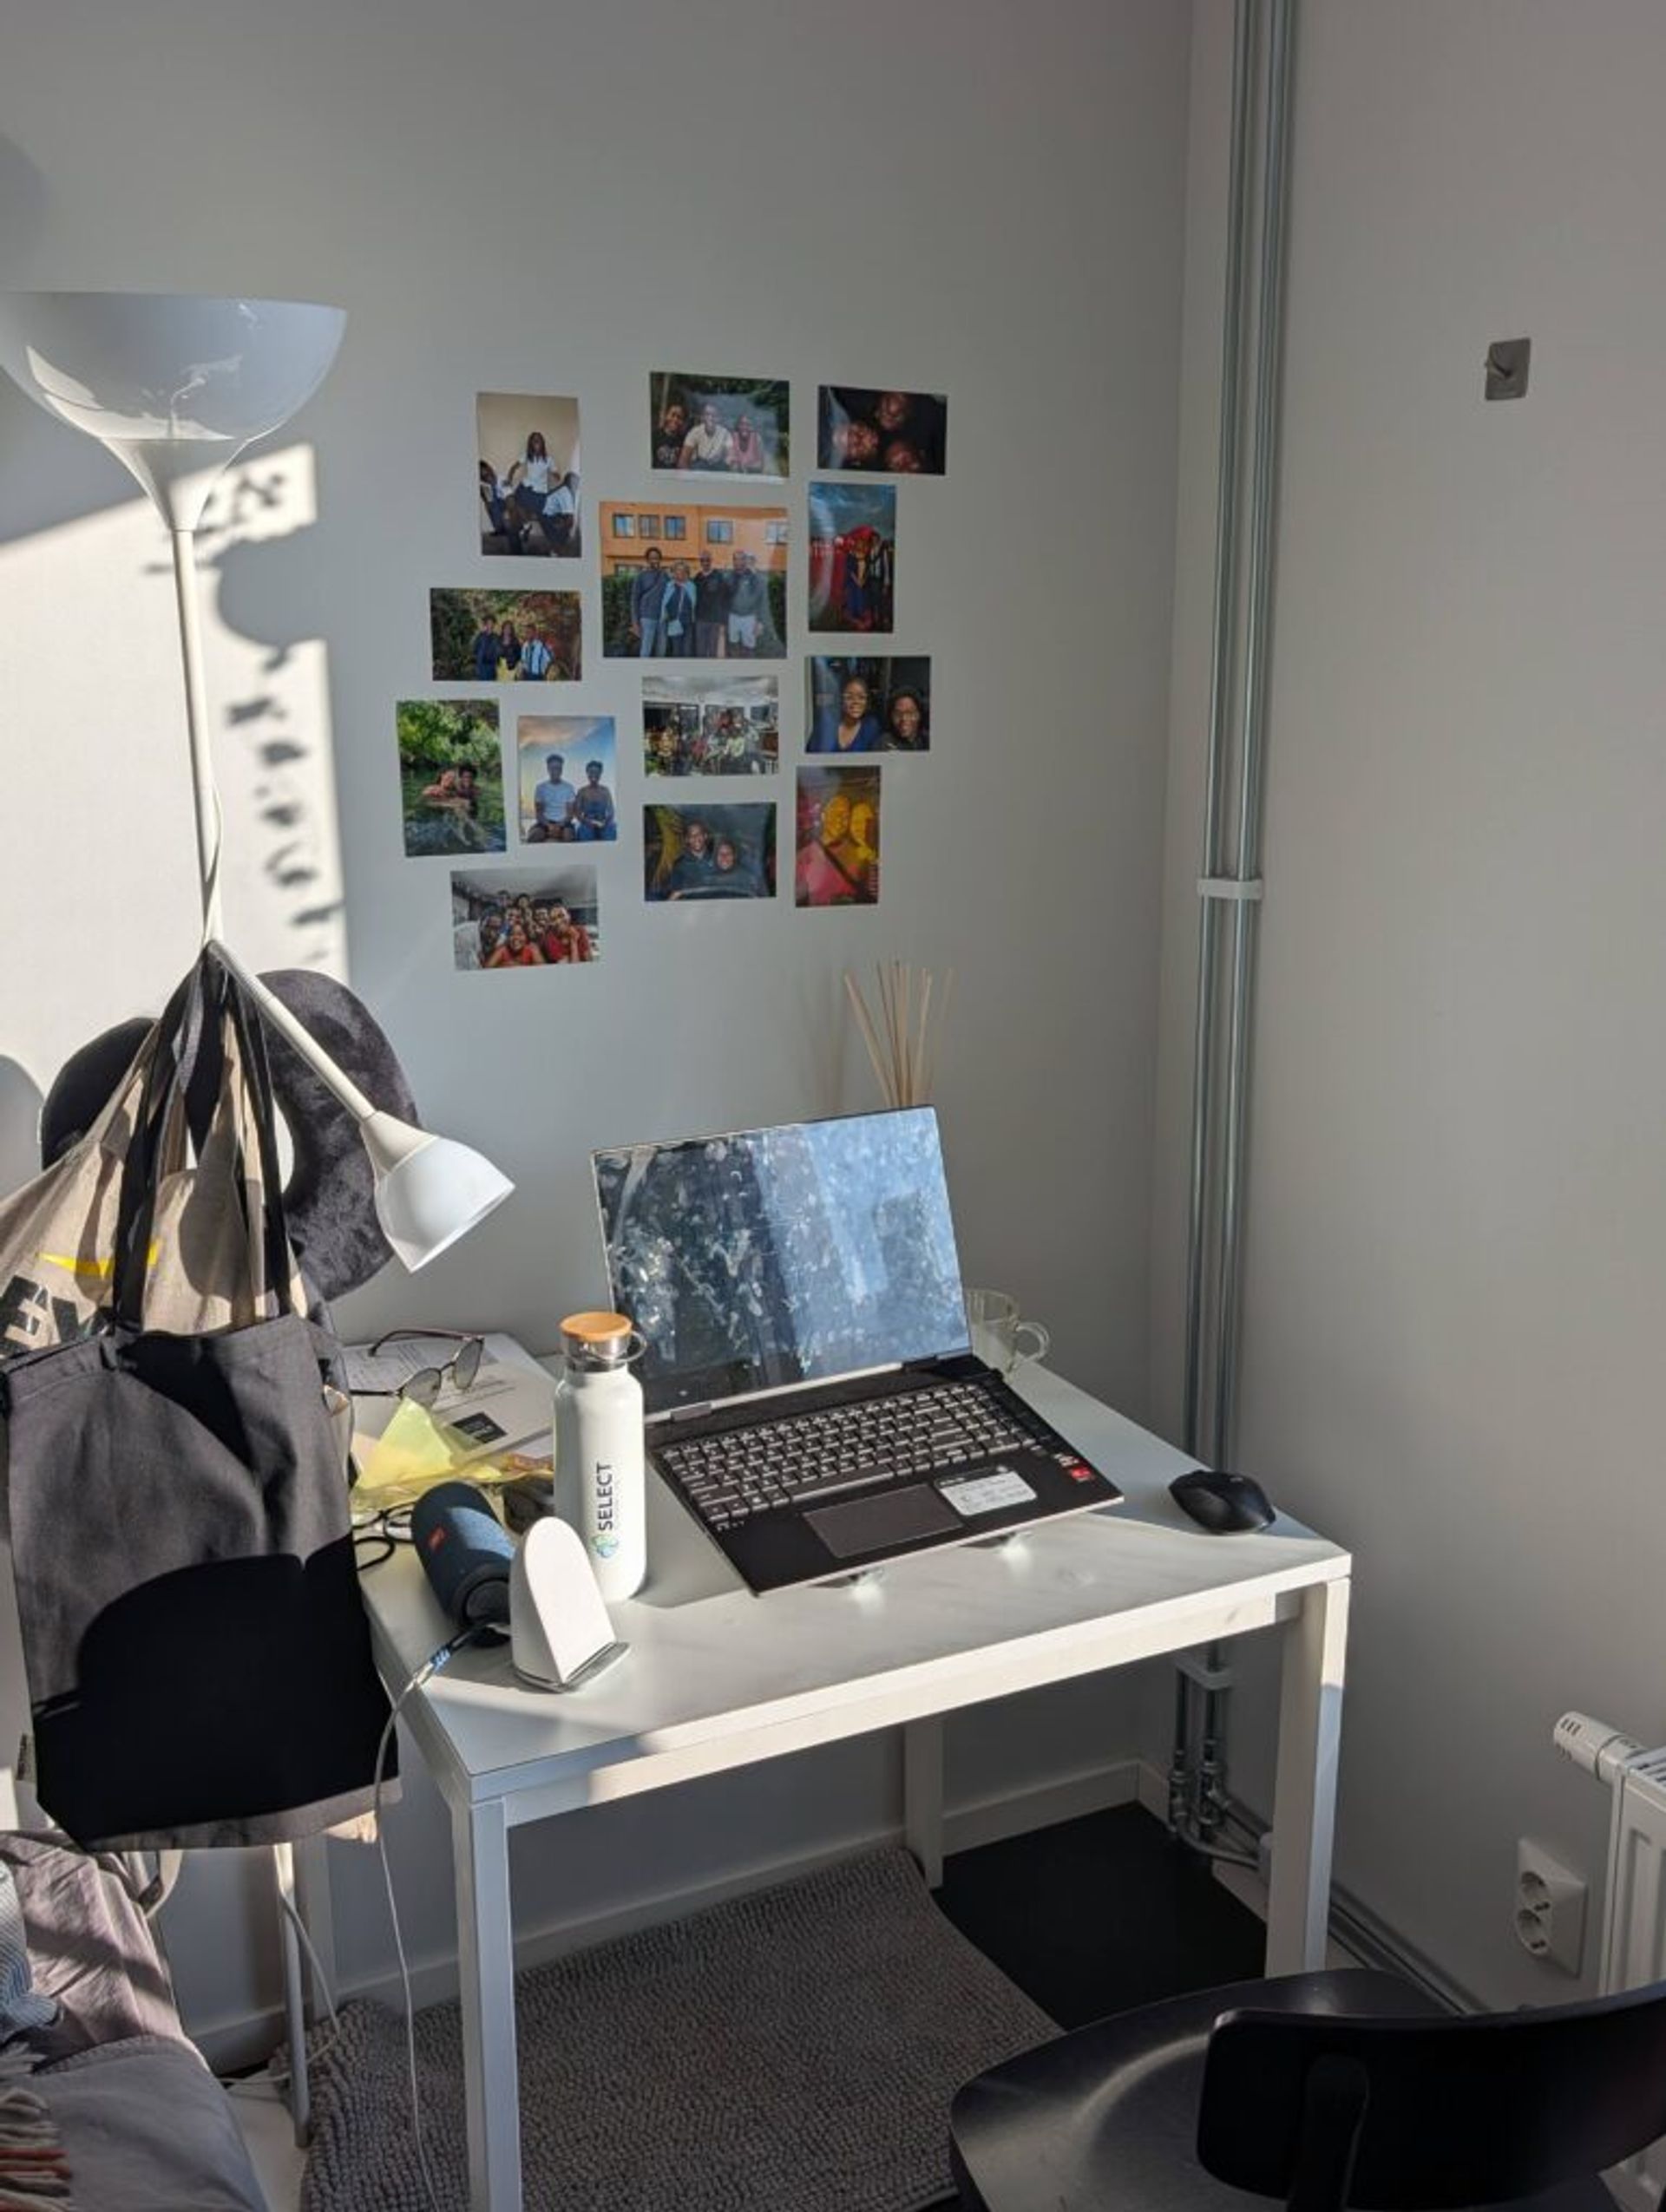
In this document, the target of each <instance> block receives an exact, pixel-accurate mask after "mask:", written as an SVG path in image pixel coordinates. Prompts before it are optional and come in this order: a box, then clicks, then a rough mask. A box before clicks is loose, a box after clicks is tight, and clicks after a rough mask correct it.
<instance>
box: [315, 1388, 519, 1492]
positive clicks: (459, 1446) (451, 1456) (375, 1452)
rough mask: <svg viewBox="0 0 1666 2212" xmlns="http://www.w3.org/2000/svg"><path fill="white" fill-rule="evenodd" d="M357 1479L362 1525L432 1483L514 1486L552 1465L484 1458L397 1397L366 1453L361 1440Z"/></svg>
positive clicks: (510, 1456) (469, 1441) (515, 1456)
mask: <svg viewBox="0 0 1666 2212" xmlns="http://www.w3.org/2000/svg"><path fill="white" fill-rule="evenodd" d="M358 1459H359V1472H358V1480H357V1482H356V1483H355V1484H354V1485H353V1514H354V1517H355V1519H358V1520H363V1519H364V1518H366V1517H368V1516H369V1515H371V1514H376V1513H385V1512H387V1511H388V1510H389V1508H390V1507H392V1506H396V1505H410V1503H411V1502H413V1500H415V1499H416V1498H419V1497H421V1495H423V1491H424V1490H427V1489H432V1487H433V1485H434V1484H435V1483H436V1482H448V1481H449V1479H450V1478H451V1477H452V1476H454V1475H460V1476H465V1477H466V1478H467V1479H468V1480H469V1482H479V1483H481V1484H482V1485H486V1486H489V1485H490V1484H492V1483H495V1482H519V1481H521V1478H522V1477H523V1476H528V1475H548V1474H549V1473H550V1472H551V1468H552V1463H551V1461H550V1460H549V1459H548V1457H546V1458H542V1459H540V1458H537V1457H528V1456H527V1455H526V1454H525V1453H524V1452H502V1453H501V1454H499V1455H498V1456H496V1457H495V1458H491V1459H482V1458H481V1456H480V1445H479V1443H477V1442H476V1439H475V1438H474V1437H472V1436H464V1435H463V1433H462V1430H460V1429H454V1428H452V1427H451V1425H450V1423H449V1422H446V1421H443V1420H439V1419H436V1417H435V1415H434V1413H433V1412H432V1410H430V1408H429V1407H428V1406H425V1405H419V1404H417V1403H416V1400H415V1399H414V1398H401V1399H400V1401H399V1404H398V1405H397V1408H396V1409H395V1411H394V1416H393V1418H392V1420H391V1421H390V1422H389V1423H388V1425H387V1427H386V1428H385V1429H384V1430H383V1431H382V1434H381V1435H380V1436H378V1437H377V1439H376V1440H375V1442H374V1443H372V1444H371V1446H370V1447H369V1449H368V1450H366V1449H365V1447H364V1439H363V1438H362V1437H361V1439H360V1441H359V1447H358Z"/></svg>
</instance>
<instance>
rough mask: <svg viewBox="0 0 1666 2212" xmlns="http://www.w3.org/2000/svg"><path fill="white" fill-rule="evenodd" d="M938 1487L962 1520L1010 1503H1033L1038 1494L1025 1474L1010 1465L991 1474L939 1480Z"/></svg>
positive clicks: (993, 1510) (994, 1511)
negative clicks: (948, 1480) (946, 1480)
mask: <svg viewBox="0 0 1666 2212" xmlns="http://www.w3.org/2000/svg"><path fill="white" fill-rule="evenodd" d="M937 1489H938V1494H939V1495H940V1496H941V1498H942V1499H943V1500H944V1502H945V1503H947V1504H948V1505H952V1506H953V1507H954V1510H955V1512H956V1513H958V1514H959V1515H960V1516H961V1520H962V1521H970V1520H972V1519H973V1518H974V1516H975V1515H978V1514H980V1513H999V1512H1000V1511H1001V1509H1002V1508H1003V1507H1006V1506H1009V1505H1030V1504H1032V1503H1033V1502H1034V1498H1035V1492H1034V1491H1033V1489H1031V1488H1030V1486H1029V1484H1028V1483H1027V1482H1026V1481H1025V1480H1024V1477H1023V1476H1021V1475H1015V1474H1014V1473H1013V1469H1011V1468H1010V1467H997V1468H996V1469H994V1473H993V1474H989V1475H962V1476H959V1477H958V1478H957V1479H956V1480H954V1481H953V1482H939V1483H938V1485H937Z"/></svg>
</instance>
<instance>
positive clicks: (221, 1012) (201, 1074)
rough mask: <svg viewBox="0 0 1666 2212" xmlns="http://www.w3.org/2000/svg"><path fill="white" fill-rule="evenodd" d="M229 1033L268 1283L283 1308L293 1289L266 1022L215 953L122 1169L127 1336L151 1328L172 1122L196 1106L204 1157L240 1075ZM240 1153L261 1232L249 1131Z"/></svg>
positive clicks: (187, 1003) (160, 1054)
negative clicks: (154, 1257) (210, 1127)
mask: <svg viewBox="0 0 1666 2212" xmlns="http://www.w3.org/2000/svg"><path fill="white" fill-rule="evenodd" d="M193 1017H194V1023H193ZM228 1027H229V1030H230V1032H231V1034H232V1035H233V1037H235V1038H236V1040H237V1044H238V1064H239V1077H240V1079H241V1081H242V1082H243V1083H245V1084H246V1087H247V1090H248V1092H249V1094H250V1099H249V1103H250V1109H251V1118H252V1119H253V1124H254V1134H255V1149H256V1152H257V1155H258V1161H259V1177H260V1193H261V1214H262V1222H261V1230H262V1237H263V1244H264V1260H265V1264H266V1280H267V1284H268V1286H270V1288H271V1289H272V1292H273V1293H274V1295H275V1296H277V1297H278V1298H279V1299H282V1298H283V1296H284V1293H285V1286H286V1285H287V1284H288V1282H289V1279H290V1275H291V1272H292V1264H293V1263H292V1257H291V1253H290V1247H289V1239H288V1234H287V1227H286V1224H285V1215H284V1207H283V1181H282V1172H281V1169H280V1168H279V1162H278V1141H277V1134H276V1128H275V1119H274V1117H275V1114H276V1106H275V1103H274V1099H273V1094H272V1073H271V1070H270V1067H269V1065H268V1063H267V1059H266V1041H265V1038H264V1036H263V1035H262V1032H261V1028H260V1023H259V1015H258V1013H257V1012H256V1011H255V1010H254V1009H253V1005H252V1004H251V1002H250V1001H249V1000H248V998H247V996H246V992H245V991H244V988H243V986H242V985H241V984H240V983H239V981H238V979H237V978H236V977H235V976H233V974H232V972H230V970H229V969H228V968H226V965H224V963H223V962H222V961H220V959H218V958H217V957H216V956H215V954H214V953H213V949H212V948H211V947H206V948H205V949H204V951H203V952H201V953H200V955H199V956H198V959H197V961H196V963H195V965H193V968H192V970H191V972H190V973H189V974H188V975H187V977H186V978H185V979H184V981H183V982H182V983H181V984H180V986H179V988H178V989H177V990H176V991H174V995H173V997H172V998H170V999H169V1000H168V1003H167V1007H166V1008H165V1009H164V1011H163V1013H162V1016H161V1020H160V1021H159V1022H158V1024H157V1029H156V1047H155V1050H154V1054H153V1056H152V1059H151V1064H150V1067H149V1069H148V1070H147V1073H146V1079H145V1089H144V1093H143V1096H142V1097H141V1103H140V1109H139V1117H138V1122H137V1125H136V1127H135V1129H134V1141H133V1142H132V1143H131V1144H130V1145H129V1146H128V1156H127V1158H126V1160H125V1162H123V1164H122V1174H121V1200H120V1203H119V1206H118V1209H117V1214H116V1233H115V1269H114V1276H115V1279H114V1284H113V1289H114V1300H113V1306H114V1312H115V1319H116V1321H117V1323H118V1324H119V1325H121V1326H123V1327H126V1328H131V1329H140V1328H142V1327H143V1325H144V1304H145V1283H146V1278H147V1276H148V1272H149V1259H150V1241H151V1234H152V1231H153V1228H154V1223H155V1214H156V1201H157V1196H158V1191H159V1187H160V1182H161V1176H160V1175H159V1173H158V1164H159V1159H160V1155H161V1141H162V1136H163V1133H164V1131H165V1129H166V1128H167V1122H168V1118H169V1116H170V1114H172V1113H173V1112H174V1111H175V1110H177V1109H178V1108H179V1107H180V1104H181V1103H184V1104H185V1105H186V1108H187V1111H188V1112H189V1111H190V1109H191V1108H192V1107H193V1105H194V1106H195V1107H196V1108H197V1109H198V1112H197V1113H193V1115H192V1121H193V1131H194V1133H195V1134H196V1135H197V1136H198V1140H199V1147H200V1143H201V1140H202V1137H203V1135H204V1133H205V1132H204V1130H203V1129H202V1128H201V1127H200V1123H199V1119H198V1116H199V1114H200V1110H201V1108H202V1104H203V1102H205V1101H206V1100H207V1099H210V1098H212V1099H213V1101H214V1106H213V1113H212V1114H211V1116H210V1121H211V1122H212V1120H213V1118H214V1117H215V1116H218V1114H219V1113H220V1112H221V1111H223V1110H224V1109H225V1103H226V1102H225V1091H226V1083H227V1081H228V1077H229V1076H230V1072H231V1069H230V1062H229V1059H228V1056H227V1054H226V1033H227V1029H228ZM193 1031H194V1033H193ZM234 1145H235V1159H236V1162H237V1165H238V1168H239V1173H238V1176H237V1188H238V1196H239V1204H240V1205H241V1206H242V1207H243V1209H244V1220H245V1224H246V1227H249V1228H250V1229H251V1230H252V1229H253V1223H252V1222H251V1221H250V1219H249V1215H248V1211H247V1209H248V1204H249V1194H248V1171H249V1167H250V1164H251V1163H250V1162H249V1161H248V1159H247V1157H246V1143H245V1135H244V1131H243V1129H242V1128H241V1127H239V1128H238V1129H236V1130H235V1131H234Z"/></svg>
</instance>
